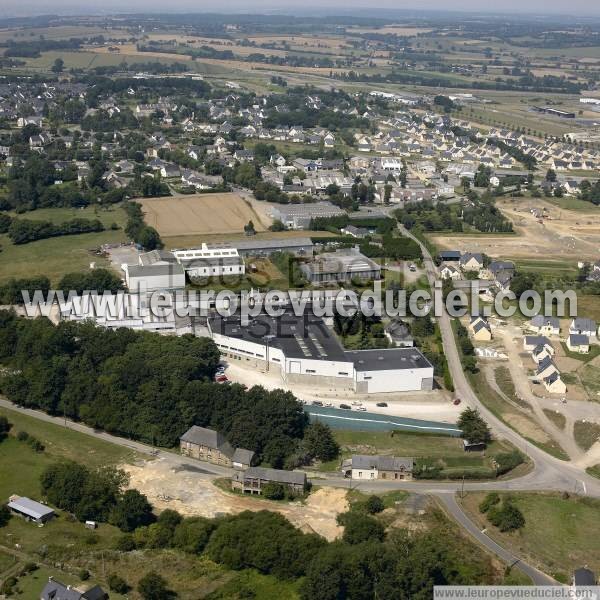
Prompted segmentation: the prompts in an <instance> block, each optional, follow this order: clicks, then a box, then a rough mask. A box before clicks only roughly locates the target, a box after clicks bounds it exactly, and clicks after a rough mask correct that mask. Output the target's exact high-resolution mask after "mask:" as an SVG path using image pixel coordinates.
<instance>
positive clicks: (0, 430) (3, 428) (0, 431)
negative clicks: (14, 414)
mask: <svg viewBox="0 0 600 600" xmlns="http://www.w3.org/2000/svg"><path fill="white" fill-rule="evenodd" d="M11 427H12V425H11V424H10V423H9V421H8V419H7V418H6V417H5V416H4V415H0V442H1V441H3V440H4V439H5V438H6V436H7V435H8V432H9V431H10V429H11Z"/></svg>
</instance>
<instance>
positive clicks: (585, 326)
mask: <svg viewBox="0 0 600 600" xmlns="http://www.w3.org/2000/svg"><path fill="white" fill-rule="evenodd" d="M572 329H576V330H577V331H596V321H594V320H593V319H587V318H585V317H577V318H576V319H573V324H572Z"/></svg>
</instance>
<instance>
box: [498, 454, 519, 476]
mask: <svg viewBox="0 0 600 600" xmlns="http://www.w3.org/2000/svg"><path fill="white" fill-rule="evenodd" d="M494 460H495V461H496V464H497V468H496V473H497V474H498V475H504V473H508V472H509V471H512V470H513V469H515V468H516V467H518V466H519V465H521V464H523V463H524V462H525V457H524V456H523V455H522V454H521V453H520V452H519V451H518V450H513V451H512V452H503V453H502V454H497V455H496V456H494Z"/></svg>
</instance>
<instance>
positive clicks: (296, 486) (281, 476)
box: [231, 467, 306, 494]
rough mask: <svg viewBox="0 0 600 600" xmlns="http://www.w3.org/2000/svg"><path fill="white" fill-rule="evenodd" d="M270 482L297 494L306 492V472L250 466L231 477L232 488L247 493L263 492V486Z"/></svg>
mask: <svg viewBox="0 0 600 600" xmlns="http://www.w3.org/2000/svg"><path fill="white" fill-rule="evenodd" d="M270 483H278V484H281V485H283V486H284V487H286V488H287V489H288V491H290V492H293V493H295V494H304V493H305V491H306V473H302V472H299V471H283V470H281V469H268V468H266V467H250V468H248V469H246V470H245V471H239V472H237V473H234V474H233V476H232V478H231V488H232V489H233V490H238V491H240V492H243V493H245V494H246V493H248V494H262V491H263V488H264V487H265V486H266V485H268V484H270Z"/></svg>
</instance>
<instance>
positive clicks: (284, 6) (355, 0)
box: [0, 0, 600, 17]
mask: <svg viewBox="0 0 600 600" xmlns="http://www.w3.org/2000/svg"><path fill="white" fill-rule="evenodd" d="M325 7H327V9H329V8H330V9H331V11H327V12H330V14H334V13H335V12H336V11H337V12H338V13H340V14H341V13H343V12H348V11H349V10H351V9H361V8H364V9H368V11H367V12H368V14H370V15H373V16H375V15H376V14H377V11H376V7H381V8H386V9H400V10H402V9H405V10H406V9H407V10H444V11H449V10H452V11H455V10H456V11H477V12H478V13H481V12H484V11H486V12H495V13H498V12H501V13H509V14H511V13H512V14H514V13H538V14H568V15H572V16H578V15H581V16H584V15H589V16H600V2H599V1H598V0H569V1H568V2H565V1H564V0H501V1H498V0H449V1H446V0H420V1H419V2H415V0H278V1H277V0H251V1H247V0H246V1H244V0H168V1H167V2H165V0H0V16H2V17H9V16H22V15H26V14H27V15H32V14H53V13H61V14H65V13H70V14H82V13H95V14H96V13H107V12H143V11H153V12H173V11H190V12H196V11H198V12H232V11H238V12H260V11H265V10H268V11H269V12H273V11H277V12H282V13H289V12H295V11H296V10H301V11H302V12H304V13H306V11H307V10H310V9H312V8H314V9H316V10H319V12H320V13H322V12H324V10H325Z"/></svg>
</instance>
